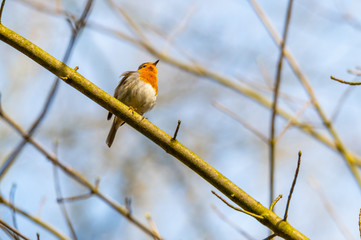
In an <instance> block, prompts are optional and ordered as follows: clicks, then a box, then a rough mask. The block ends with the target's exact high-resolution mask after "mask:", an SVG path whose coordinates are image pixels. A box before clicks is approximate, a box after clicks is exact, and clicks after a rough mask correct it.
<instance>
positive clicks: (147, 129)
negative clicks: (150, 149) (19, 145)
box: [0, 25, 307, 239]
mask: <svg viewBox="0 0 361 240" xmlns="http://www.w3.org/2000/svg"><path fill="white" fill-rule="evenodd" d="M0 40H2V41H3V42H5V43H7V44H9V45H11V46H13V47H14V48H16V49H17V50H19V51H21V52H22V53H23V54H25V55H27V56H29V57H30V58H31V59H33V60H34V61H35V62H37V63H38V64H40V65H41V66H43V67H44V68H46V69H47V70H49V71H50V72H52V73H53V74H55V75H57V76H58V77H59V78H61V79H62V80H64V82H66V83H67V84H69V85H70V86H72V87H74V88H75V89H77V90H78V91H80V92H82V93H83V94H84V95H86V96H88V97H89V98H91V99H92V100H93V101H94V102H96V103H98V104H99V105H100V106H102V107H104V108H106V109H107V110H108V111H110V112H112V113H113V114H114V115H116V116H117V117H120V118H121V119H123V120H124V121H125V122H126V123H127V124H129V125H130V126H131V127H133V128H134V129H136V130H137V131H139V132H140V133H142V134H143V135H144V136H146V137H147V138H149V139H150V140H152V141H153V142H154V143H156V144H157V145H158V146H160V147H161V148H163V149H164V150H165V151H166V152H167V153H169V154H171V155H172V156H174V157H175V158H177V159H178V160H179V161H181V162H182V163H184V164H185V165H186V166H188V167H189V168H191V169H192V170H193V171H194V172H196V173H197V174H198V175H200V176H201V177H202V178H204V179H205V180H206V181H208V182H209V183H210V184H212V185H213V186H214V187H215V188H217V189H218V190H219V191H221V192H222V193H223V194H224V195H226V196H227V197H228V198H229V199H231V200H232V201H233V202H234V203H236V204H237V205H238V206H240V207H242V208H243V209H244V210H246V211H250V212H253V213H255V214H256V215H260V216H263V217H264V219H257V220H258V221H259V222H261V223H262V224H264V225H266V226H267V227H268V228H270V229H271V230H272V231H274V232H276V233H277V235H278V236H281V237H284V238H286V239H307V237H305V236H304V235H303V234H302V233H300V232H299V231H297V230H296V229H295V228H293V227H292V226H291V225H290V224H289V223H288V222H284V221H283V220H282V218H280V217H279V216H277V215H276V214H275V213H273V212H272V211H270V210H269V209H268V208H266V207H264V206H263V205H261V204H260V203H259V202H258V201H256V200H255V199H253V198H252V197H250V196H249V195H248V194H247V193H245V192H244V191H243V190H242V189H240V188H239V187H238V186H236V185H235V184H234V183H233V182H231V181H230V180H229V179H227V178H226V177H225V176H223V175H222V174H221V173H220V172H218V171H217V170H216V169H214V168H213V167H212V166H211V165H209V164H208V163H207V162H205V161H204V160H203V159H201V158H200V157H198V156H197V155H196V154H194V153H193V152H192V151H190V150H189V149H188V148H186V147H184V146H183V145H182V144H181V143H179V142H178V141H177V140H175V141H172V137H171V136H169V135H168V134H167V133H165V132H164V131H162V130H160V129H159V128H157V127H156V126H155V125H153V124H152V123H150V122H149V121H148V120H146V119H143V117H142V116H140V115H139V114H137V113H136V112H133V111H131V110H129V108H128V107H127V106H126V105H124V104H123V103H121V102H120V101H118V100H117V99H115V98H114V97H112V96H110V95H109V94H107V93H106V92H104V91H103V90H101V89H100V88H98V87H97V86H95V85H94V84H93V83H91V82H90V81H89V80H87V79H86V78H84V77H83V76H82V75H80V74H79V73H78V72H76V71H75V70H74V69H71V68H70V67H68V66H66V65H65V64H64V63H62V62H60V61H59V60H57V59H55V58H54V57H52V56H51V55H49V54H48V53H46V52H45V51H44V50H42V49H40V48H39V47H37V46H36V45H34V44H33V43H31V42H30V41H28V40H26V39H25V38H23V37H21V36H20V35H18V34H16V33H15V32H13V31H11V30H10V29H8V28H6V27H5V26H3V25H0ZM23 137H25V138H27V136H26V135H24V136H23ZM31 139H32V138H28V140H29V141H30V140H31ZM31 143H32V144H34V142H31ZM47 157H48V158H49V156H47Z"/></svg>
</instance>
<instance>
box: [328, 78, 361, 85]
mask: <svg viewBox="0 0 361 240" xmlns="http://www.w3.org/2000/svg"><path fill="white" fill-rule="evenodd" d="M330 78H331V79H332V80H335V81H337V82H340V83H344V84H348V85H361V82H348V81H344V80H342V79H339V78H336V77H334V76H331V77H330Z"/></svg>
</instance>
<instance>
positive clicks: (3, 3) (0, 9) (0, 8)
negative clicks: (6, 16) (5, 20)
mask: <svg viewBox="0 0 361 240" xmlns="http://www.w3.org/2000/svg"><path fill="white" fill-rule="evenodd" d="M4 6H5V0H3V1H2V2H1V7H0V24H1V17H2V15H3V10H4Z"/></svg>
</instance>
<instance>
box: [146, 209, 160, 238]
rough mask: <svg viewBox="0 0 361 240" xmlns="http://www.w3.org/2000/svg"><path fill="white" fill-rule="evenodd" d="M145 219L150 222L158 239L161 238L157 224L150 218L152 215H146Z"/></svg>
mask: <svg viewBox="0 0 361 240" xmlns="http://www.w3.org/2000/svg"><path fill="white" fill-rule="evenodd" d="M145 218H146V219H147V220H148V223H149V225H150V227H151V228H152V230H153V232H154V233H155V234H157V235H158V238H160V234H159V231H158V228H157V226H156V225H155V222H154V221H153V219H152V217H151V216H150V213H146V214H145Z"/></svg>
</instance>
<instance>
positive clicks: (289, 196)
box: [283, 151, 302, 221]
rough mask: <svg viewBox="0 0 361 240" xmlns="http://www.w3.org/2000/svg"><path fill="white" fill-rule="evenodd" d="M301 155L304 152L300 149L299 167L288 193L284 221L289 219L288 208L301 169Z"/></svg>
mask: <svg viewBox="0 0 361 240" xmlns="http://www.w3.org/2000/svg"><path fill="white" fill-rule="evenodd" d="M301 156H302V152H301V151H299V152H298V161H297V168H296V172H295V176H294V178H293V182H292V186H291V189H290V194H288V199H287V204H286V211H285V215H284V217H283V220H284V221H287V217H288V208H289V206H290V203H291V198H292V194H293V190H294V189H295V186H296V181H297V177H298V173H299V171H300V165H301Z"/></svg>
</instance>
